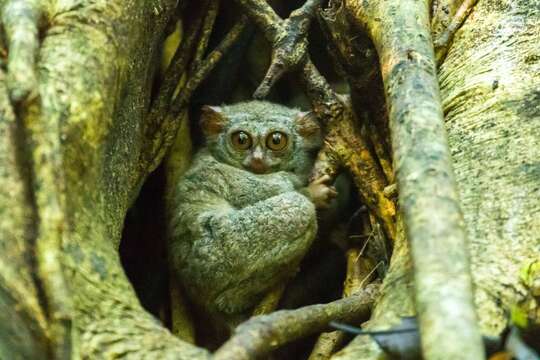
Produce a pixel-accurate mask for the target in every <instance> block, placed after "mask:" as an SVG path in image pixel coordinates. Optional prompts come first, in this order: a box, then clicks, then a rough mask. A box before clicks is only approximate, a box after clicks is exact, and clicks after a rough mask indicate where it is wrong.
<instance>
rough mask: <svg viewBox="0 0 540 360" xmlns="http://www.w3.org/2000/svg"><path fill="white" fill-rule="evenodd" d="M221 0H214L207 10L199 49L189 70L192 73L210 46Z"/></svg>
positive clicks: (198, 45)
mask: <svg viewBox="0 0 540 360" xmlns="http://www.w3.org/2000/svg"><path fill="white" fill-rule="evenodd" d="M219 4H220V0H212V1H210V4H209V6H208V10H207V11H206V16H205V18H204V23H203V25H202V29H201V35H200V37H199V41H198V42H197V50H196V51H195V56H194V57H193V60H192V61H191V65H190V68H189V72H190V73H192V72H193V71H195V69H197V68H198V67H199V66H200V64H201V61H202V59H203V57H204V53H205V51H206V49H207V47H208V40H210V35H211V34H212V30H213V29H214V23H215V21H216V17H217V14H218V12H219Z"/></svg>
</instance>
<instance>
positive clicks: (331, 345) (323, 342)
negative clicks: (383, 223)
mask: <svg viewBox="0 0 540 360" xmlns="http://www.w3.org/2000/svg"><path fill="white" fill-rule="evenodd" d="M363 216H364V217H368V216H369V215H368V214H367V213H366V214H363ZM366 225H367V226H366ZM363 232H364V235H366V237H368V239H367V240H365V241H364V244H363V245H362V247H361V248H358V247H353V248H350V249H349V250H347V254H346V257H347V274H346V277H345V281H344V283H343V297H344V298H345V297H348V296H353V295H354V294H357V293H360V292H361V291H363V289H365V288H366V287H367V286H365V284H367V282H368V281H369V280H370V279H372V275H373V273H374V272H375V270H376V269H377V266H374V262H373V260H372V259H369V258H367V257H366V256H365V255H364V250H365V248H366V246H367V244H368V241H369V234H370V233H371V232H372V230H371V228H370V227H369V219H365V221H364V229H363ZM344 339H345V334H344V333H343V332H342V331H332V332H326V333H322V334H321V335H320V336H319V338H318V339H317V342H316V343H315V346H314V347H313V350H312V351H311V354H310V356H309V359H308V360H326V359H329V358H330V356H331V355H332V354H333V353H334V352H335V351H336V349H337V348H338V347H339V346H340V345H341V344H342V342H343V340H344Z"/></svg>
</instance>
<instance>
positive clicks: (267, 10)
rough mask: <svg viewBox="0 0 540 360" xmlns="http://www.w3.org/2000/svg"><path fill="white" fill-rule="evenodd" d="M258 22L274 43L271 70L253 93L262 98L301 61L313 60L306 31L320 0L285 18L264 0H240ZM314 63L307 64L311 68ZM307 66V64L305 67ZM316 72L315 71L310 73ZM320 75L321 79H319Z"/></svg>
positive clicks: (300, 63) (301, 62)
mask: <svg viewBox="0 0 540 360" xmlns="http://www.w3.org/2000/svg"><path fill="white" fill-rule="evenodd" d="M237 1H238V2H239V3H240V5H242V7H243V8H244V9H245V10H246V12H247V13H248V15H249V16H250V18H251V19H252V20H253V22H254V23H255V24H257V25H258V26H259V28H261V30H262V32H263V33H264V35H265V37H266V39H267V40H268V41H270V42H271V43H272V60H271V63H270V67H269V68H268V71H267V73H266V75H265V77H264V79H263V81H262V82H261V84H260V85H259V87H258V88H257V90H256V91H255V93H254V94H253V97H255V98H258V99H261V98H264V97H266V96H267V95H268V92H269V91H270V89H271V87H272V85H274V84H275V83H276V81H277V80H279V79H280V78H281V76H282V75H283V74H285V73H286V72H287V71H290V70H292V69H295V68H297V67H299V66H301V65H302V64H306V65H308V64H310V63H311V61H310V60H309V56H308V54H307V32H308V30H309V25H310V23H311V18H312V17H313V16H314V14H315V10H316V8H317V7H318V6H320V3H321V0H308V1H306V2H305V3H304V5H303V6H302V7H301V8H299V9H297V10H295V11H293V12H292V13H291V15H290V17H289V18H288V19H285V20H282V19H281V18H280V17H279V16H278V15H277V14H276V13H275V12H274V10H272V8H271V7H270V5H268V4H267V3H266V1H265V0H237ZM312 65H313V64H311V65H309V66H308V69H309V70H308V71H312V70H313V69H314V67H313V66H312ZM305 68H306V67H304V69H305ZM311 75H312V76H316V74H311ZM320 80H321V79H319V81H320Z"/></svg>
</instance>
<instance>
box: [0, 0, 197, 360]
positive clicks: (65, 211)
mask: <svg viewBox="0 0 540 360" xmlns="http://www.w3.org/2000/svg"><path fill="white" fill-rule="evenodd" d="M175 3H176V2H175V1H172V0H163V1H153V2H147V1H129V2H126V1H86V2H85V1H83V2H62V3H58V4H55V6H53V4H52V3H50V4H47V5H46V6H48V9H47V10H48V11H47V13H48V14H50V16H49V17H48V20H49V22H48V25H49V27H47V28H46V29H45V33H44V39H43V41H42V44H41V47H40V50H39V57H38V63H37V79H38V88H37V89H38V97H37V98H36V100H35V101H33V102H32V103H31V104H29V105H25V109H26V111H24V112H21V113H20V118H21V119H22V121H21V122H20V123H18V127H17V129H18V131H20V132H24V133H25V135H26V136H25V137H24V140H25V141H26V143H25V145H24V146H25V148H24V150H25V155H27V156H26V157H25V158H24V160H25V164H26V163H28V164H29V165H28V166H27V169H25V170H26V171H29V172H30V174H31V177H30V178H31V179H32V184H31V185H30V186H29V189H31V192H32V193H31V195H30V196H29V199H27V198H24V191H23V189H20V187H21V184H24V181H22V182H20V183H19V184H18V185H17V186H16V187H13V186H15V185H16V184H17V178H20V177H21V174H20V171H15V170H18V169H17V168H16V166H15V165H20V164H21V163H20V162H16V163H14V161H13V158H14V156H15V155H16V154H17V153H16V152H15V149H14V146H12V145H10V144H9V143H8V142H9V141H12V140H13V139H15V138H16V137H12V136H2V138H1V143H2V147H8V146H9V149H8V150H9V152H8V153H7V154H6V155H5V158H3V159H2V161H3V162H5V163H7V165H8V166H9V167H7V168H6V169H10V170H8V171H5V172H3V173H2V176H1V181H2V182H3V183H6V185H10V187H11V188H13V189H14V191H15V196H12V199H10V200H9V201H8V200H6V202H2V213H3V214H2V219H8V218H12V219H13V221H12V223H8V222H6V221H5V220H4V221H3V223H2V226H3V227H5V228H6V231H2V243H8V242H13V241H17V242H23V241H24V240H25V239H27V241H26V242H25V243H22V244H21V246H20V247H17V250H16V251H11V252H4V251H3V252H2V253H1V256H0V259H1V263H2V264H5V265H3V266H5V267H6V271H1V273H2V275H6V276H3V277H2V278H1V279H0V284H1V288H2V289H3V290H5V291H2V293H1V294H2V295H0V296H2V302H0V303H1V304H2V306H7V305H9V304H10V301H11V302H12V301H13V300H14V301H16V302H21V304H23V305H24V306H23V307H22V308H21V313H20V315H19V316H18V318H14V319H13V320H17V321H18V323H12V322H9V321H2V322H1V324H0V328H1V329H2V331H1V332H9V333H14V334H15V335H16V336H17V337H15V335H14V337H13V338H12V339H13V341H12V342H6V343H5V345H4V342H3V346H2V347H1V350H2V352H1V353H0V357H1V358H6V359H13V358H19V357H20V356H23V355H24V356H23V357H25V358H41V357H42V356H32V354H34V355H35V354H36V353H41V354H44V353H46V351H45V350H42V348H43V345H42V343H43V337H45V336H48V335H51V334H53V333H51V331H52V330H53V329H52V328H51V326H50V324H51V323H53V322H52V321H50V320H51V317H52V316H54V314H53V313H52V312H51V311H50V310H51V309H52V308H51V307H49V308H47V309H43V308H40V306H39V305H43V304H39V305H38V300H39V299H40V294H39V292H38V290H39V288H40V286H43V281H44V280H46V278H44V277H43V276H44V274H39V275H40V277H39V279H32V278H31V277H30V276H29V275H25V274H27V273H28V274H31V273H32V266H31V264H29V261H28V260H27V259H26V257H27V256H26V255H25V251H28V249H29V247H30V246H31V243H32V241H36V242H37V244H36V245H37V247H38V248H39V247H40V246H42V247H44V249H43V250H44V254H47V253H49V254H55V253H56V254H58V252H57V249H55V246H57V245H58V246H60V248H59V249H58V250H60V249H61V253H62V257H61V258H56V259H55V260H54V261H55V264H56V265H57V266H61V267H62V271H61V274H63V275H64V277H65V283H66V284H68V291H69V292H70V298H69V299H70V300H71V302H72V308H71V309H69V310H70V315H71V318H72V333H71V334H72V335H73V345H72V348H71V354H72V356H73V357H74V358H78V357H82V358H92V359H99V358H111V357H133V356H135V357H148V358H166V359H168V358H171V359H172V358H174V359H183V358H185V359H196V358H205V357H206V356H207V355H206V354H207V353H206V352H205V351H204V350H202V349H199V348H196V347H194V346H192V345H189V344H187V343H184V342H182V341H180V340H178V339H176V338H175V337H173V336H172V335H171V334H170V333H169V332H168V331H167V330H166V329H165V328H164V327H163V326H162V325H161V324H160V323H159V321H158V320H157V319H155V318H153V317H152V316H151V315H150V314H148V313H147V312H146V311H145V310H144V309H143V308H142V307H141V305H140V304H139V302H138V300H137V297H136V295H135V293H134V291H133V288H132V286H131V285H130V283H129V281H128V279H127V278H126V276H125V274H124V272H123V269H122V266H121V264H120V259H119V254H118V245H119V242H120V236H121V230H122V226H123V221H124V217H125V214H126V211H127V209H128V207H129V206H130V205H131V203H132V202H133V200H134V198H135V197H136V196H137V193H138V191H139V188H140V186H141V181H142V180H144V178H145V176H146V175H147V174H146V173H141V172H142V171H143V170H142V169H143V168H142V167H141V166H140V164H139V159H140V157H141V153H144V152H145V151H147V150H148V149H146V148H145V147H144V146H143V145H144V144H146V142H145V141H143V140H146V139H144V138H143V134H144V133H145V130H146V129H145V126H147V125H146V124H147V123H146V119H147V117H146V114H147V109H148V107H149V100H150V99H151V96H150V94H151V93H150V91H151V85H152V82H153V79H154V77H155V75H156V69H158V66H157V65H158V62H157V60H158V59H159V58H158V56H159V53H160V44H161V43H162V41H163V40H164V36H165V32H164V31H165V25H166V24H167V23H168V21H169V19H170V17H171V15H172V14H173V13H174V12H173V10H174V6H175ZM44 6H45V5H44ZM8 46H9V44H8ZM2 80H4V79H2ZM2 83H4V81H3V82H2ZM4 89H5V86H4ZM3 92H4V95H3V97H4V100H3V103H4V105H5V103H6V96H5V90H4V91H3ZM4 108H7V106H4ZM9 115H10V114H9V112H8V111H7V110H3V117H4V118H3V119H2V124H4V123H5V122H6V120H9ZM6 117H8V119H6ZM13 122H14V121H13V120H10V121H9V123H8V124H7V125H9V126H10V129H12V128H13V126H14V125H13ZM2 126H4V125H2ZM3 131H7V130H5V129H3ZM11 131H13V130H11ZM3 155H4V154H3ZM11 169H13V171H11ZM144 171H146V170H144ZM17 194H20V195H17ZM2 200H3V199H2ZM14 202H17V204H15V203H14ZM9 204H13V206H12V208H13V209H16V211H18V212H22V213H21V215H16V214H15V215H16V216H13V217H12V216H10V215H9V214H8V213H7V211H10V207H6V206H9ZM33 208H34V209H35V211H36V217H37V224H39V225H38V227H37V229H34V228H33V227H35V226H36V223H35V222H34V223H28V221H26V220H25V219H26V217H25V216H24V215H25V214H24V213H27V214H28V213H30V214H31V211H32V209H33ZM28 218H30V219H33V220H34V219H35V218H32V216H28ZM24 221H25V222H24ZM32 230H35V232H34V233H32V232H31V231H32ZM27 233H29V235H27V236H25V234H27ZM29 237H30V239H28V238H29ZM13 239H15V240H13ZM25 260H26V261H25ZM9 269H17V270H18V271H19V273H20V274H21V275H19V276H15V275H14V274H13V275H9V274H10V270H9ZM12 271H14V270H12ZM50 275H51V276H55V275H57V273H51V274H50ZM17 289H18V290H17ZM4 294H8V295H9V296H6V297H4V296H3V295H4ZM57 296H60V294H57ZM11 298H15V299H11ZM49 305H50V303H49ZM27 309H28V310H27ZM6 313H7V314H9V313H10V312H5V311H4V312H3V314H6ZM43 313H45V315H44V314H43ZM44 317H48V319H47V320H46V321H44V319H43V318H44ZM24 328H26V329H27V330H26V331H29V332H30V335H29V336H28V337H27V339H34V340H35V341H34V344H33V346H32V344H31V343H29V342H26V343H24V347H25V349H26V350H25V352H20V353H19V350H20V349H21V344H20V343H18V341H20V338H22V337H23V336H26V334H25V332H24V331H23V329H24ZM68 329H69V328H68ZM51 340H53V344H52V345H49V346H50V347H51V348H53V349H54V348H55V347H57V345H56V344H58V343H61V342H62V339H59V338H51ZM26 341H28V340H26ZM20 354H23V355H20ZM68 354H69V351H68ZM26 355H27V356H26Z"/></svg>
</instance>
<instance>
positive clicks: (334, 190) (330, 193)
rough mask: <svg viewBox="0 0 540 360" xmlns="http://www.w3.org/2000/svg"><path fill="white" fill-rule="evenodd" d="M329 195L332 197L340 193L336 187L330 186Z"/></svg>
mask: <svg viewBox="0 0 540 360" xmlns="http://www.w3.org/2000/svg"><path fill="white" fill-rule="evenodd" d="M328 195H330V197H331V198H335V197H336V196H337V195H338V192H337V190H336V188H335V187H333V186H329V187H328Z"/></svg>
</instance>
